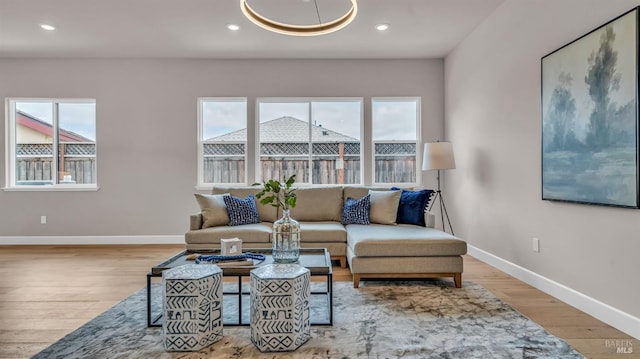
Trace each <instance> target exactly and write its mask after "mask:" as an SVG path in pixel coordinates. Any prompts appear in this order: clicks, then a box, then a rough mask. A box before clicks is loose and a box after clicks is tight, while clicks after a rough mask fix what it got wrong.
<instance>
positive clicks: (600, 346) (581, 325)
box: [0, 245, 640, 359]
mask: <svg viewBox="0 0 640 359" xmlns="http://www.w3.org/2000/svg"><path fill="white" fill-rule="evenodd" d="M0 248H1V250H0V358H28V357H30V356H32V355H34V354H36V353H38V352H39V351H40V350H42V349H44V348H45V347H47V346H48V345H50V344H51V343H53V342H55V341H57V340H58V339H60V338H62V337H63V336H64V335H66V334H67V333H69V332H71V331H73V330H74V329H76V328H78V327H80V326H81V325H83V324H84V323H86V322H88V321H89V320H91V319H92V318H94V317H95V316H97V315H98V314H100V313H102V312H104V311H105V310H107V309H108V308H109V307H111V306H113V305H114V304H116V303H118V302H119V301H120V300H122V299H124V298H125V297H127V296H129V295H130V294H131V293H133V292H135V291H137V290H138V289H140V288H142V287H144V286H145V285H146V273H147V272H148V271H149V270H150V268H151V267H152V266H153V265H154V264H157V263H158V262H159V261H161V260H163V259H165V258H167V257H169V256H171V255H173V254H174V253H176V252H177V251H179V250H181V249H182V248H183V246H182V245H113V246H102V245H100V246H98V245H96V246H1V247H0ZM351 279H352V278H351V274H350V272H349V269H341V268H340V267H339V265H337V264H334V280H336V281H351ZM463 281H473V282H476V283H479V284H481V285H483V286H484V287H485V288H487V289H489V290H490V291H491V292H493V293H494V294H495V295H496V296H497V297H499V298H501V299H502V300H504V301H505V302H507V303H509V304H510V305H511V306H512V307H514V308H515V309H517V310H518V311H520V312H521V313H523V314H524V315H526V316H527V317H529V318H531V319H532V320H533V321H535V322H536V323H538V324H540V325H542V326H543V327H544V328H545V329H547V330H548V331H549V332H551V333H552V334H554V335H556V336H558V337H560V338H563V339H565V340H566V341H567V342H569V344H571V345H572V346H573V347H574V348H576V349H577V350H578V351H580V352H581V353H583V354H584V355H585V356H587V357H588V358H603V359H604V358H616V359H626V358H640V341H639V340H635V339H632V338H631V337H630V336H628V335H626V334H624V333H622V332H620V331H618V330H616V329H614V328H612V327H610V326H608V325H606V324H604V323H602V322H600V321H598V320H596V319H594V318H593V317H591V316H589V315H587V314H585V313H582V312H580V311H579V310H577V309H575V308H573V307H571V306H569V305H567V304H565V303H562V302H560V301H559V300H557V299H555V298H553V297H551V296H549V295H546V294H544V293H543V292H541V291H539V290H537V289H535V288H533V287H531V286H529V285H527V284H525V283H523V282H521V281H519V280H517V279H515V278H513V277H511V276H509V275H507V274H505V273H503V272H501V271H499V270H497V269H495V268H493V267H491V266H489V265H487V264H485V263H483V262H480V261H479V260H477V259H475V258H473V257H470V256H465V273H464V275H463ZM611 340H619V341H623V342H622V344H625V345H626V344H627V343H631V348H632V350H633V351H634V352H633V353H632V354H616V348H615V343H614V342H612V341H611ZM626 341H629V342H626Z"/></svg>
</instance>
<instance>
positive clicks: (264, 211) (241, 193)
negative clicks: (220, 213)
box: [211, 186, 278, 222]
mask: <svg viewBox="0 0 640 359" xmlns="http://www.w3.org/2000/svg"><path fill="white" fill-rule="evenodd" d="M258 192H260V187H257V186H256V187H248V186H244V187H233V186H214V187H213V189H212V190H211V193H212V194H224V193H229V194H231V195H232V196H236V197H239V198H247V196H248V195H250V194H252V195H254V196H255V195H256V193H258ZM256 208H257V209H258V215H259V216H260V220H261V221H265V222H275V221H276V220H277V219H278V209H277V208H276V207H273V206H269V205H266V206H265V205H263V204H261V203H260V202H259V201H256Z"/></svg>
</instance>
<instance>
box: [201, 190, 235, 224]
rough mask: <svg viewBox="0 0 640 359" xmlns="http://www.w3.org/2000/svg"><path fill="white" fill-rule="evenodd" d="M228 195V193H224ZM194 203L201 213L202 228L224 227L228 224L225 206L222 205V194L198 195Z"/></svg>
mask: <svg viewBox="0 0 640 359" xmlns="http://www.w3.org/2000/svg"><path fill="white" fill-rule="evenodd" d="M226 195H228V193H226ZM195 196H196V201H198V205H200V211H201V212H202V222H203V223H202V228H208V227H215V226H224V225H227V224H229V215H228V214H227V205H226V204H224V199H223V197H224V196H225V195H224V194H199V193H196V194H195Z"/></svg>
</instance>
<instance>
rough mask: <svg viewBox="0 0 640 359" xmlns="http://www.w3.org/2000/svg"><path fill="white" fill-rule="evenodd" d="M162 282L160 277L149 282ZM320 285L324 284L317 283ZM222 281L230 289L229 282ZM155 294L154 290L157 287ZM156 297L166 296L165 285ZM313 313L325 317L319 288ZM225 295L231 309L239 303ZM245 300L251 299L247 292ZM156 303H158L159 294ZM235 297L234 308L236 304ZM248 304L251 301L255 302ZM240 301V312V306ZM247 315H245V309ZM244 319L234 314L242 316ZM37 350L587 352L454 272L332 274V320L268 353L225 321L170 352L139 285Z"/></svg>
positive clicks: (155, 353) (131, 354)
mask: <svg viewBox="0 0 640 359" xmlns="http://www.w3.org/2000/svg"><path fill="white" fill-rule="evenodd" d="M156 289H157V290H158V291H157V293H160V292H159V285H156V287H155V288H154V289H153V290H152V293H154V292H155V290H156ZM318 289H320V288H318ZM225 290H228V288H227V286H226V285H225ZM154 296H155V294H154ZM156 297H160V296H159V295H158V296H156ZM316 297H317V299H314V301H313V302H312V305H311V306H312V321H325V320H326V319H327V317H328V314H326V311H325V310H323V309H322V308H320V307H321V306H323V305H325V304H326V300H324V299H323V298H322V296H314V298H316ZM233 299H234V298H233V297H232V298H226V297H225V301H224V313H225V318H227V317H228V318H237V303H234V301H233ZM247 301H248V299H247ZM153 306H154V311H155V312H158V313H159V312H160V311H161V308H162V307H161V303H160V300H159V298H156V300H154V303H153ZM234 306H235V308H234ZM243 306H244V307H245V308H248V302H246V303H244V304H243ZM234 309H235V313H234ZM246 318H247V321H248V316H247V317H246ZM236 320H237V319H236ZM34 358H189V359H196V358H318V359H319V358H339V359H347V358H376V359H378V358H465V359H466V358H518V359H521V358H583V356H582V355H580V354H579V353H577V352H576V351H575V350H573V349H572V348H571V347H570V346H569V345H568V344H567V343H566V342H564V341H563V340H561V339H559V338H557V337H555V336H553V335H551V334H549V333H548V332H547V331H546V330H544V329H543V328H542V327H540V326H539V325H537V324H536V323H534V322H532V321H531V320H529V319H528V318H526V317H525V316H523V315H522V314H520V313H518V312H517V311H515V310H514V309H513V308H511V307H510V306H509V305H507V304H506V303H504V302H502V301H501V300H499V299H498V298H496V297H495V296H494V295H492V294H491V293H490V292H489V291H487V290H486V289H484V288H483V287H482V286H480V285H477V284H475V283H471V282H464V285H463V287H462V288H460V289H457V288H454V287H453V285H452V283H451V282H448V281H439V280H433V281H420V282H362V283H361V284H360V288H358V289H355V288H353V285H352V284H351V283H349V282H336V283H335V284H334V325H333V326H312V328H311V339H310V340H309V341H308V342H307V343H305V344H304V345H303V346H302V347H300V348H299V349H298V350H297V351H295V352H292V353H261V352H260V351H258V350H257V349H256V348H255V347H254V345H253V344H252V343H251V340H250V328H249V327H227V326H225V328H224V338H223V339H222V340H221V341H219V342H217V343H214V344H213V345H211V346H209V347H208V348H206V349H204V350H202V351H201V352H195V353H169V352H165V351H164V349H163V344H162V328H147V326H146V289H141V290H140V291H138V292H136V293H134V294H133V295H131V296H130V297H128V298H126V299H124V300H123V301H122V302H120V303H118V304H117V305H115V306H114V307H112V308H111V309H109V310H107V311H106V312H104V313H103V314H101V315H99V316H98V317H96V318H95V319H93V320H92V321H90V322H89V323H87V324H85V325H84V326H82V327H81V328H79V329H77V330H76V331H74V332H72V333H70V334H69V335H67V336H65V337H64V338H62V339H61V340H60V341H58V342H56V343H54V344H53V345H51V346H50V347H48V348H46V349H45V350H43V351H42V352H40V353H38V354H37V355H35V356H34Z"/></svg>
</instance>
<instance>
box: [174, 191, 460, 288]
mask: <svg viewBox="0 0 640 359" xmlns="http://www.w3.org/2000/svg"><path fill="white" fill-rule="evenodd" d="M259 190H260V187H227V186H216V187H214V188H213V191H212V194H213V195H221V194H227V193H228V194H230V195H232V196H235V197H240V198H246V197H247V196H249V195H252V194H253V195H255V194H256V193H257V192H259ZM370 190H372V191H376V193H379V192H378V191H388V190H389V189H388V188H387V189H383V188H373V187H365V186H331V187H300V188H298V189H297V190H296V193H297V197H298V198H297V205H296V207H295V208H292V209H291V217H292V218H294V219H296V220H297V221H299V222H300V232H301V246H302V247H304V248H327V249H328V250H329V252H330V254H331V258H332V259H334V260H338V261H340V266H341V267H343V268H344V267H346V264H347V262H348V263H349V267H350V269H351V272H352V273H353V284H354V287H356V288H357V287H358V286H359V282H360V279H362V278H433V277H453V279H454V282H455V285H456V287H458V288H459V287H460V286H461V285H462V271H463V263H462V255H463V254H465V253H466V252H467V244H466V242H464V241H463V240H461V239H459V238H456V237H454V236H452V235H450V234H448V233H445V232H443V231H440V230H437V229H434V228H430V227H429V226H431V227H432V226H433V216H432V215H431V214H429V213H425V220H426V223H427V227H422V226H418V225H413V224H380V223H371V224H347V225H343V224H342V223H341V219H342V210H343V206H344V201H345V200H346V199H347V198H348V197H351V198H354V199H359V198H362V197H364V196H366V195H367V194H368V193H369V191H370ZM372 198H373V197H372ZM256 203H257V206H256V207H257V209H258V215H259V217H260V221H261V222H260V223H254V224H243V225H237V226H229V225H227V224H225V222H226V223H228V219H225V218H223V217H224V212H223V211H222V212H221V211H220V209H218V210H209V209H207V208H203V209H202V212H200V213H197V214H193V215H191V222H190V230H189V231H188V232H187V233H186V234H185V241H186V247H187V249H189V250H203V249H214V248H220V239H221V238H233V237H238V238H240V239H242V241H243V248H270V247H271V240H270V235H271V226H272V223H273V222H274V221H275V220H277V219H278V218H279V215H280V212H279V211H278V209H277V208H275V207H271V206H263V205H261V204H260V203H259V201H256ZM202 205H203V204H202V203H201V206H202ZM396 206H397V205H396ZM374 209H375V211H376V215H377V217H378V218H380V214H382V215H385V216H386V217H389V214H390V213H391V211H394V210H395V211H397V207H396V208H395V209H393V208H384V207H381V205H380V203H377V204H375V203H372V207H371V216H372V217H371V218H372V219H374ZM381 210H384V211H387V213H384V212H380V211H381ZM394 216H395V214H394ZM378 221H379V222H380V220H378ZM205 222H208V225H211V224H212V223H213V226H211V227H207V228H203V224H204V223H205ZM374 222H375V221H374ZM394 222H395V220H394ZM384 223H387V222H386V221H384Z"/></svg>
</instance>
